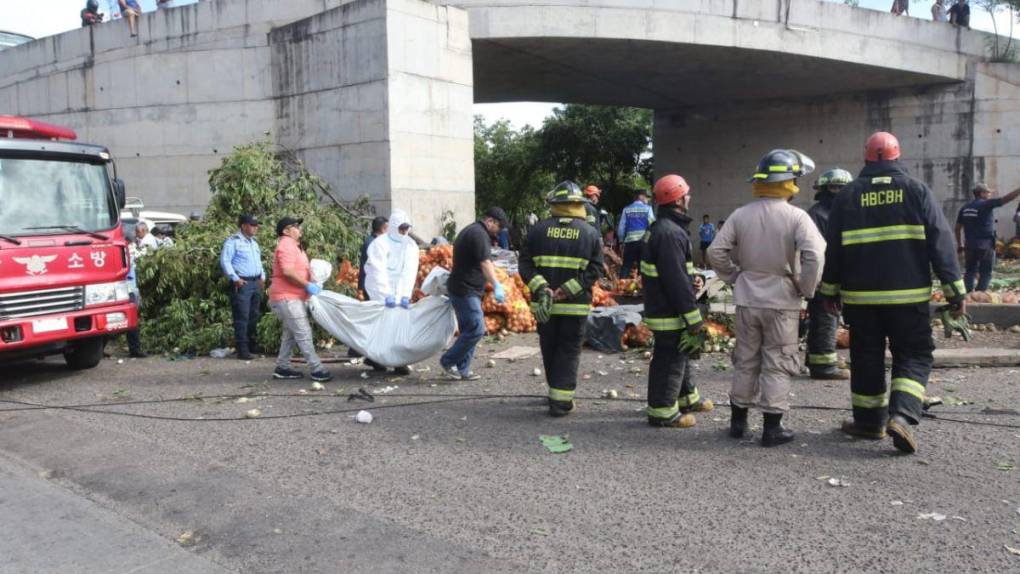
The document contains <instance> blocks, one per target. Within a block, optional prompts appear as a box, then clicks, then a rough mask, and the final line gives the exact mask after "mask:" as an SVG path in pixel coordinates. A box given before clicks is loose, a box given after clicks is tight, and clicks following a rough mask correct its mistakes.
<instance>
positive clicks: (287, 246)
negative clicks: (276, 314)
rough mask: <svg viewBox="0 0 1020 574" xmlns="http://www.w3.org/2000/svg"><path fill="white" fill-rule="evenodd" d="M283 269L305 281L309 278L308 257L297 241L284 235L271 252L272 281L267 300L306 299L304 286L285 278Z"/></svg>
mask: <svg viewBox="0 0 1020 574" xmlns="http://www.w3.org/2000/svg"><path fill="white" fill-rule="evenodd" d="M284 269H290V270H291V271H292V272H294V273H296V274H297V275H298V276H300V277H304V278H305V279H306V280H307V279H310V278H311V267H310V266H309V263H308V255H307V254H306V253H305V252H304V251H302V250H301V247H300V246H299V245H298V242H297V241H294V239H293V238H290V237H287V236H286V235H284V236H283V237H281V238H280V242H279V243H277V244H276V251H274V252H273V280H272V283H270V284H269V300H270V301H283V300H286V299H301V300H304V299H307V298H308V292H307V291H305V288H304V286H302V285H298V284H297V283H294V282H293V281H291V280H290V279H288V278H287V277H285V276H284V275H283V270H284Z"/></svg>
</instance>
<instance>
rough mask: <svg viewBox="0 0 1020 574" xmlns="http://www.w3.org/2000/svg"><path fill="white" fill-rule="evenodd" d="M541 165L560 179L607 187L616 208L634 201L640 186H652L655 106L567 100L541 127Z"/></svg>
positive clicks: (606, 200) (605, 199)
mask: <svg viewBox="0 0 1020 574" xmlns="http://www.w3.org/2000/svg"><path fill="white" fill-rule="evenodd" d="M539 136H540V138H541V147H540V157H541V165H542V166H543V167H544V168H545V169H546V170H548V171H550V172H551V173H553V174H555V178H556V179H557V180H560V181H562V180H565V179H570V180H573V181H576V182H577V183H578V184H580V185H581V186H582V187H583V186H585V185H588V184H595V185H597V186H599V187H600V188H602V192H603V195H602V204H603V206H604V207H606V208H607V209H609V210H611V211H614V212H615V211H617V210H619V209H621V208H622V207H623V206H624V205H625V204H626V203H628V202H629V200H630V196H631V193H632V192H633V190H634V189H635V188H641V187H648V185H649V182H648V181H646V180H645V178H644V177H642V175H641V174H639V167H643V168H644V169H641V170H640V171H642V172H645V173H647V174H648V176H649V177H650V165H651V164H650V162H647V161H646V162H645V163H646V165H645V166H642V159H643V158H644V159H646V160H647V159H648V155H649V153H650V151H651V142H652V112H651V110H647V109H641V108H623V107H608V106H586V105H578V104H567V105H565V106H562V107H558V108H556V109H555V110H554V111H553V115H552V116H551V117H549V118H546V120H545V122H544V123H543V125H542V129H541V130H540V131H539Z"/></svg>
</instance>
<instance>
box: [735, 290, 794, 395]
mask: <svg viewBox="0 0 1020 574" xmlns="http://www.w3.org/2000/svg"><path fill="white" fill-rule="evenodd" d="M799 323H800V312H799V311H785V310H781V309H759V308H757V307H737V321H736V329H735V330H736V333H735V335H736V337H737V346H736V348H734V349H733V370H734V372H733V384H732V386H731V387H730V403H731V404H734V405H736V406H738V407H744V408H749V407H754V406H757V407H758V408H760V409H761V410H762V412H766V413H785V412H786V411H788V410H790V377H791V376H793V375H796V374H798V373H799V372H800V353H799V351H798V349H797V327H798V324H799Z"/></svg>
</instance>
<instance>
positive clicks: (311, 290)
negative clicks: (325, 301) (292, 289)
mask: <svg viewBox="0 0 1020 574" xmlns="http://www.w3.org/2000/svg"><path fill="white" fill-rule="evenodd" d="M305 291H307V292H308V294H309V295H318V294H319V293H322V286H320V285H318V284H317V283H309V284H308V285H305Z"/></svg>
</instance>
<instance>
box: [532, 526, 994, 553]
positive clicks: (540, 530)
mask: <svg viewBox="0 0 1020 574" xmlns="http://www.w3.org/2000/svg"><path fill="white" fill-rule="evenodd" d="M531 533H532V534H535V535H538V536H549V535H550V534H552V532H550V531H549V529H548V528H532V529H531ZM1006 548H1009V547H1008V546H1007V547H1006Z"/></svg>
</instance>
